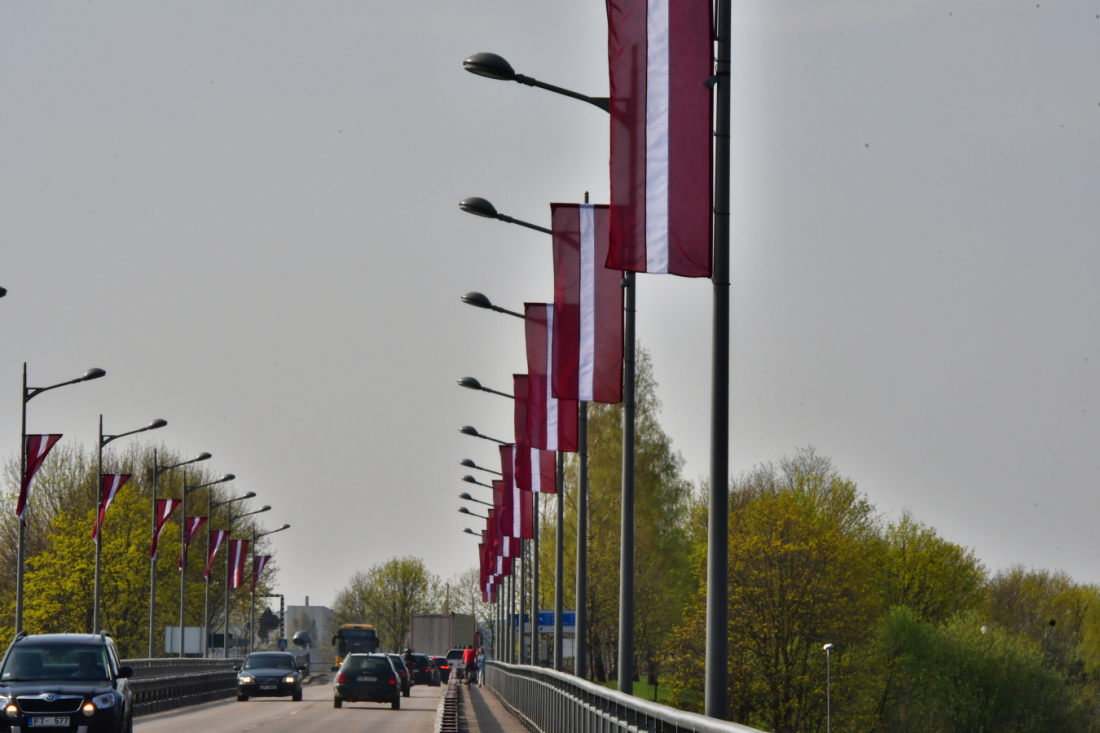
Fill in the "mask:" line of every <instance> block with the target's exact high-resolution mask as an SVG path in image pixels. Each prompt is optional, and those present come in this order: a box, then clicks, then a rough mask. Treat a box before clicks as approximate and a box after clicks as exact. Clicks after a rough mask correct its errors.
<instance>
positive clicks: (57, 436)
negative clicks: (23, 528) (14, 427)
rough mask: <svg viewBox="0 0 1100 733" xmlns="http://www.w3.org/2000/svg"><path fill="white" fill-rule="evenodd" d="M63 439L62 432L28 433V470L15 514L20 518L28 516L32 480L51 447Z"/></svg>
mask: <svg viewBox="0 0 1100 733" xmlns="http://www.w3.org/2000/svg"><path fill="white" fill-rule="evenodd" d="M59 440H61V433H49V434H47V435H28V436H27V444H26V445H25V446H24V450H26V451H27V471H26V473H24V474H23V484H22V485H21V486H20V487H19V502H18V503H17V504H16V506H15V516H17V517H19V519H20V520H24V519H26V518H27V495H28V494H29V493H30V490H31V481H33V480H34V475H35V474H36V473H38V469H40V468H42V462H43V461H45V460H46V456H48V455H49V454H50V449H51V448H53V447H54V445H55V444H56V443H57V441H59Z"/></svg>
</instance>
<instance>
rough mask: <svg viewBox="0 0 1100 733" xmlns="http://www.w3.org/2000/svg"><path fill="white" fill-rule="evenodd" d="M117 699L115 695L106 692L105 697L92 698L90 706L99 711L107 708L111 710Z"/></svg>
mask: <svg viewBox="0 0 1100 733" xmlns="http://www.w3.org/2000/svg"><path fill="white" fill-rule="evenodd" d="M116 701H117V698H116V697H115V693H113V692H108V693H107V694H106V695H96V696H95V697H93V698H92V704H93V705H95V706H96V707H97V708H99V709H100V710H106V709H107V708H113V707H114V706H115V702H116Z"/></svg>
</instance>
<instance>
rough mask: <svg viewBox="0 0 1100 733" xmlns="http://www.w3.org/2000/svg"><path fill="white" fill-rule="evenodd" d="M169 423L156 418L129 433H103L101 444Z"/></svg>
mask: <svg viewBox="0 0 1100 733" xmlns="http://www.w3.org/2000/svg"><path fill="white" fill-rule="evenodd" d="M76 381H78V382H82V381H84V380H83V379H78V380H76ZM69 384H71V382H69ZM167 424H168V421H167V420H154V421H153V422H151V423H149V424H148V425H146V426H145V427H143V428H138V429H137V430H131V431H130V432H128V433H119V434H118V435H103V436H100V438H99V446H100V447H101V448H102V447H105V446H106V445H107V444H108V443H110V442H111V441H112V440H118V439H119V438H125V437H126V436H127V435H137V434H138V433H144V432H145V431H146V430H156V429H157V428H163V427H164V426H165V425H167ZM189 462H190V461H189Z"/></svg>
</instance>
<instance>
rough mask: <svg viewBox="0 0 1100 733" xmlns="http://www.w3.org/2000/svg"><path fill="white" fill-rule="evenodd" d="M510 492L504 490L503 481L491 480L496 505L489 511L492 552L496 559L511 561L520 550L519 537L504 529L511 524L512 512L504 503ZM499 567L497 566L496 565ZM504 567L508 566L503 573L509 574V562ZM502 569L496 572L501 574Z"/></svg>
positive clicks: (508, 499) (507, 499)
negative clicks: (491, 530)
mask: <svg viewBox="0 0 1100 733" xmlns="http://www.w3.org/2000/svg"><path fill="white" fill-rule="evenodd" d="M510 496H511V494H510V492H507V491H505V490H504V481H494V482H493V503H494V504H495V505H496V507H495V509H494V510H493V511H491V512H490V513H489V516H490V517H491V521H492V522H493V532H494V544H495V548H494V552H495V554H496V556H497V558H498V559H505V560H508V562H509V563H511V558H513V557H518V556H519V552H520V544H519V539H518V538H516V537H512V536H511V535H509V534H507V533H506V529H507V528H508V527H510V526H511V525H512V512H511V510H508V511H507V512H506V511H505V503H506V502H508V501H510V498H509V497H510ZM498 567H499V566H498ZM506 567H508V568H509V570H508V571H507V572H504V573H503V574H504V575H509V574H510V573H511V572H512V571H511V569H510V568H511V567H512V566H511V564H508V565H507V566H506ZM501 572H502V571H499V570H498V571H497V574H498V575H499V574H501Z"/></svg>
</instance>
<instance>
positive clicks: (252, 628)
mask: <svg viewBox="0 0 1100 733" xmlns="http://www.w3.org/2000/svg"><path fill="white" fill-rule="evenodd" d="M284 529H290V525H289V524H284V525H283V526H282V527H279V528H278V529H272V530H269V531H267V532H257V531H256V527H255V525H253V527H252V573H253V580H254V581H255V580H258V578H256V577H255V573H256V540H258V539H260V538H261V537H267V536H268V535H269V534H275V533H276V532H282V531H283V530H284ZM248 596H249V604H250V606H251V610H250V611H249V614H248V653H249V654H251V653H252V641H253V639H255V638H256V588H255V585H253V586H251V587H250V589H249V592H248Z"/></svg>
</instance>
